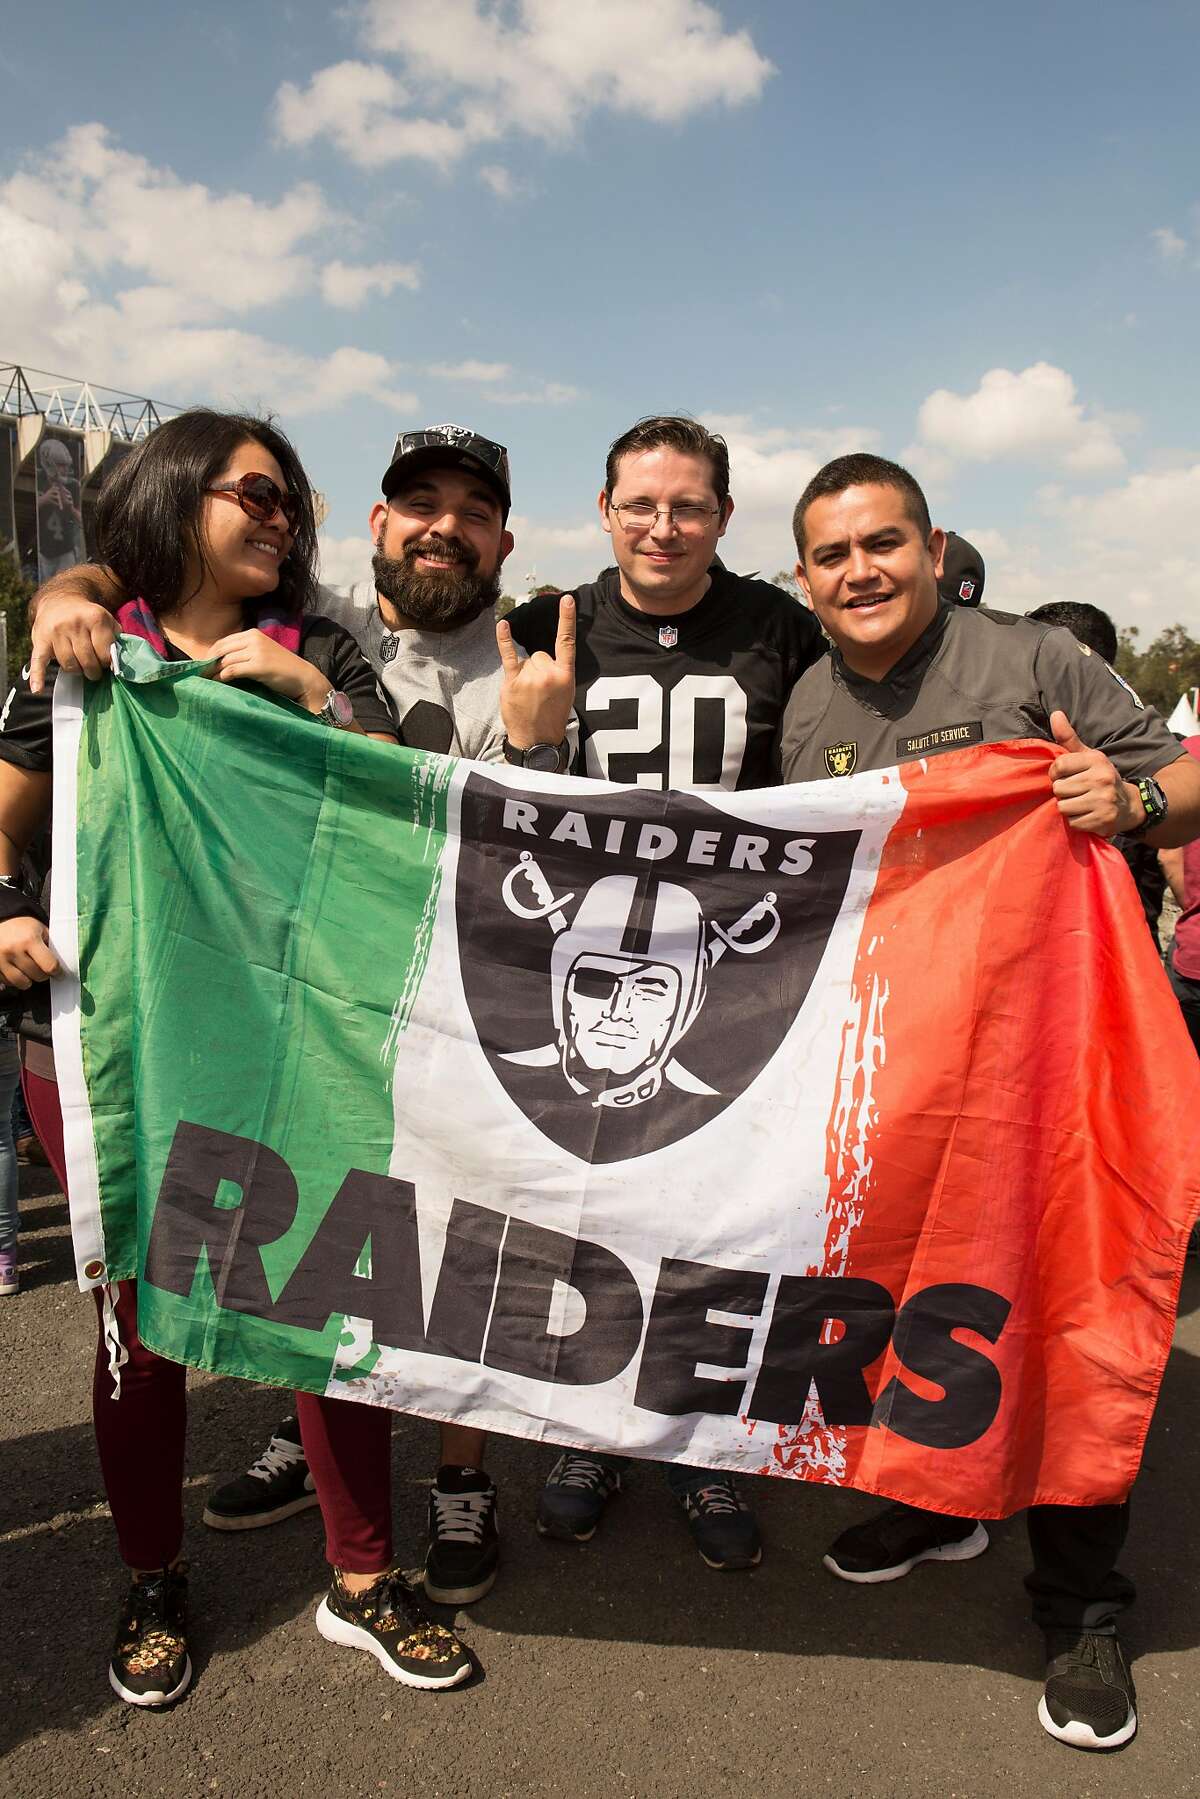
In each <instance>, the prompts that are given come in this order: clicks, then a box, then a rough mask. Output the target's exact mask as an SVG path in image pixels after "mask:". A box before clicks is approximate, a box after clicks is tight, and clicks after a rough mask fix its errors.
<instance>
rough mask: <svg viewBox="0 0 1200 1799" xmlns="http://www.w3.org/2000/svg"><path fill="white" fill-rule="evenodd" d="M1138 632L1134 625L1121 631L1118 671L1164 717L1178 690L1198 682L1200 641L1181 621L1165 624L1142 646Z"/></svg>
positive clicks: (1166, 715) (1199, 678) (1176, 697)
mask: <svg viewBox="0 0 1200 1799" xmlns="http://www.w3.org/2000/svg"><path fill="white" fill-rule="evenodd" d="M1139 635H1140V633H1139V631H1138V627H1137V626H1136V625H1130V626H1129V627H1128V628H1127V629H1126V630H1124V631H1122V632H1121V641H1120V647H1119V648H1118V650H1117V672H1118V674H1121V675H1124V677H1125V679H1126V680H1127V681H1128V682H1129V685H1130V686H1131V687H1132V688H1134V689H1135V691H1136V692H1137V694H1138V697H1139V698H1140V699H1142V700H1144V701H1145V703H1146V705H1147V706H1154V707H1155V708H1156V709H1157V710H1158V711H1159V712H1161V713H1162V715H1163V717H1164V718H1166V717H1168V716H1169V715H1170V713H1172V712H1173V711H1174V710H1175V705H1176V702H1177V701H1178V699H1179V696H1180V694H1181V693H1183V692H1184V691H1185V690H1186V689H1187V688H1189V687H1196V686H1200V643H1197V641H1196V639H1195V638H1194V637H1193V636H1192V635H1191V633H1190V632H1189V631H1188V630H1187V628H1186V627H1185V626H1184V625H1168V626H1167V628H1166V630H1165V631H1160V632H1159V634H1158V636H1157V637H1156V638H1155V639H1154V641H1153V643H1151V644H1150V645H1149V646H1148V647H1147V648H1146V649H1144V650H1143V649H1140V648H1139V647H1138V641H1137V640H1138V637H1139Z"/></svg>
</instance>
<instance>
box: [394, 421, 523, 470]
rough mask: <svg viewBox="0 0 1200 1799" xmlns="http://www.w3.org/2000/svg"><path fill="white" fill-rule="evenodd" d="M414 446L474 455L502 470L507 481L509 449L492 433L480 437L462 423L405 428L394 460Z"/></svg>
mask: <svg viewBox="0 0 1200 1799" xmlns="http://www.w3.org/2000/svg"><path fill="white" fill-rule="evenodd" d="M414 450H457V451H458V452H459V453H460V454H461V455H464V456H474V457H475V458H476V459H477V460H478V461H479V462H482V463H483V465H484V467H485V468H490V469H491V470H492V471H493V473H495V474H500V473H501V472H502V471H503V473H504V476H505V484H506V485H507V475H508V451H507V450H506V449H505V447H504V445H503V444H498V443H493V442H492V440H491V438H490V437H479V436H477V435H476V433H475V432H474V431H468V430H467V429H466V427H465V426H463V425H430V426H429V427H428V428H427V429H426V430H424V431H402V432H401V433H400V435H399V437H398V438H397V439H396V447H395V449H394V450H393V451H392V461H393V462H399V460H400V458H401V457H402V456H411V455H412V453H413V451H414Z"/></svg>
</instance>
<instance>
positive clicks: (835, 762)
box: [825, 743, 858, 775]
mask: <svg viewBox="0 0 1200 1799" xmlns="http://www.w3.org/2000/svg"><path fill="white" fill-rule="evenodd" d="M857 761H858V745H857V744H856V743H827V744H826V745H825V767H826V769H827V770H828V771H829V773H830V774H831V775H852V774H853V773H854V765H855V763H856V762H857Z"/></svg>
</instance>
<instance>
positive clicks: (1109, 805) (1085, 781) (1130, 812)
mask: <svg viewBox="0 0 1200 1799" xmlns="http://www.w3.org/2000/svg"><path fill="white" fill-rule="evenodd" d="M1050 729H1051V730H1052V731H1053V733H1054V741H1055V743H1056V744H1057V745H1058V747H1059V749H1060V750H1061V751H1062V752H1063V753H1062V755H1061V756H1059V757H1057V758H1056V760H1055V761H1053V762H1052V763H1051V764H1050V787H1051V792H1052V793H1053V794H1054V798H1055V800H1056V801H1057V802H1058V809H1059V811H1060V812H1061V813H1062V815H1063V817H1064V818H1065V819H1066V821H1067V823H1068V825H1070V827H1071V829H1072V830H1073V831H1091V832H1093V833H1094V835H1095V836H1097V837H1116V836H1117V835H1118V834H1119V833H1120V832H1121V831H1136V830H1137V829H1138V827H1139V825H1141V824H1142V822H1143V821H1144V819H1145V816H1146V814H1145V809H1144V807H1143V806H1142V802H1141V799H1140V798H1139V797H1138V791H1137V788H1136V787H1134V785H1133V783H1132V782H1130V781H1123V780H1122V779H1121V776H1120V774H1119V772H1118V770H1117V768H1116V765H1115V764H1114V763H1113V762H1111V761H1110V760H1109V758H1108V757H1107V756H1106V755H1105V754H1104V751H1103V750H1091V749H1089V748H1088V746H1087V744H1086V743H1082V742H1081V741H1080V739H1079V737H1078V735H1077V734H1076V731H1075V728H1074V726H1073V725H1072V724H1071V722H1070V720H1069V719H1068V717H1067V715H1066V713H1065V712H1052V713H1051V714H1050Z"/></svg>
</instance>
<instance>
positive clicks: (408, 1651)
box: [317, 1568, 471, 1687]
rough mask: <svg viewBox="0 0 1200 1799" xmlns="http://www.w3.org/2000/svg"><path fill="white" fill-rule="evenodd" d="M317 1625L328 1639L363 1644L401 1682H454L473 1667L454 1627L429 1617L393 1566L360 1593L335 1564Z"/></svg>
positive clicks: (442, 1684)
mask: <svg viewBox="0 0 1200 1799" xmlns="http://www.w3.org/2000/svg"><path fill="white" fill-rule="evenodd" d="M317 1629H318V1630H319V1631H320V1633H321V1635H322V1636H323V1637H324V1638H325V1640H326V1642H327V1643H341V1644H342V1645H343V1647H344V1648H347V1649H365V1650H366V1651H367V1653H368V1654H369V1655H373V1656H374V1657H375V1660H376V1661H377V1662H378V1663H379V1665H380V1667H381V1668H382V1669H383V1671H384V1673H385V1674H390V1675H391V1677H392V1679H393V1680H402V1681H403V1682H404V1684H405V1686H409V1687H456V1686H457V1685H458V1683H459V1681H460V1680H466V1678H467V1676H468V1675H469V1674H470V1672H471V1658H470V1656H469V1655H468V1654H467V1651H466V1650H465V1649H464V1648H463V1646H462V1644H461V1643H460V1642H459V1640H458V1638H457V1637H456V1636H455V1634H454V1632H453V1631H452V1630H447V1629H445V1627H444V1626H443V1625H441V1624H435V1623H434V1622H433V1620H432V1619H431V1618H430V1617H429V1615H428V1614H427V1613H426V1612H425V1611H424V1610H423V1608H422V1606H421V1604H420V1602H419V1600H418V1599H417V1597H416V1594H415V1593H414V1592H413V1590H412V1588H411V1587H410V1586H409V1584H408V1582H407V1581H406V1580H405V1578H404V1576H403V1575H402V1574H401V1573H400V1571H399V1570H398V1569H396V1568H393V1569H392V1570H391V1572H390V1573H388V1574H385V1575H384V1576H383V1577H382V1579H380V1580H377V1581H376V1583H375V1585H374V1586H373V1587H368V1588H367V1590H366V1592H364V1593H348V1592H347V1591H346V1589H345V1587H344V1586H343V1585H342V1577H341V1574H340V1573H339V1572H338V1570H337V1569H335V1570H334V1575H333V1581H332V1583H331V1585H330V1588H329V1591H328V1593H326V1595H325V1597H324V1599H322V1601H321V1603H320V1605H319V1606H318V1607H317Z"/></svg>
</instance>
